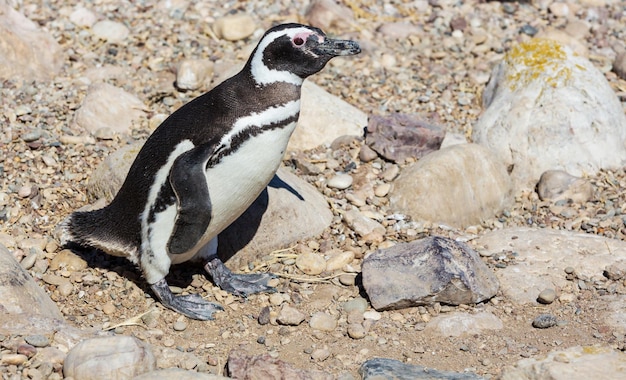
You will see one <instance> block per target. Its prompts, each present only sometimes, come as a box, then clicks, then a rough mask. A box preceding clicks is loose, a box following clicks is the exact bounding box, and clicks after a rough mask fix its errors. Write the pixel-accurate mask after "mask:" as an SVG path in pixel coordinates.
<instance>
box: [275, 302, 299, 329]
mask: <svg viewBox="0 0 626 380" xmlns="http://www.w3.org/2000/svg"><path fill="white" fill-rule="evenodd" d="M304 318H305V315H304V314H303V313H302V312H301V311H300V310H298V309H296V308H294V307H291V306H289V305H283V307H282V308H281V309H280V313H279V314H278V317H277V318H276V321H277V322H278V323H280V324H281V325H288V326H297V325H299V324H300V323H302V322H303V321H304Z"/></svg>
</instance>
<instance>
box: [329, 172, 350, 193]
mask: <svg viewBox="0 0 626 380" xmlns="http://www.w3.org/2000/svg"><path fill="white" fill-rule="evenodd" d="M352 181H353V179H352V176H351V175H350V174H345V173H340V174H336V175H334V176H332V177H331V178H330V179H329V180H328V182H326V186H328V187H330V188H333V189H337V190H344V189H347V188H348V187H350V186H351V185H352Z"/></svg>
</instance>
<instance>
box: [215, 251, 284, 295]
mask: <svg viewBox="0 0 626 380" xmlns="http://www.w3.org/2000/svg"><path fill="white" fill-rule="evenodd" d="M204 269H205V270H206V271H207V272H208V273H209V274H210V275H211V278H212V279H213V282H214V283H215V285H217V286H219V287H220V288H221V289H223V290H226V291H227V292H229V293H232V294H235V295H237V296H241V297H246V296H248V295H249V294H254V293H274V292H275V291H276V289H275V288H273V287H271V286H269V285H267V282H268V281H269V280H271V279H272V278H274V277H275V276H274V275H273V274H271V273H253V274H240V273H233V272H231V271H230V269H228V268H227V267H226V265H224V263H223V262H222V261H221V260H220V259H218V258H214V259H212V260H209V261H208V262H207V263H206V264H205V266H204Z"/></svg>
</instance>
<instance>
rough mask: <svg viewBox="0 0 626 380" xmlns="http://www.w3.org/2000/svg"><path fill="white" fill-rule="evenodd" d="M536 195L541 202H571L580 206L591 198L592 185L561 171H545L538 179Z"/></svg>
mask: <svg viewBox="0 0 626 380" xmlns="http://www.w3.org/2000/svg"><path fill="white" fill-rule="evenodd" d="M537 193H538V194H539V198H541V200H551V201H554V202H556V201H559V200H571V201H572V202H575V203H581V204H582V203H585V202H587V201H588V200H590V199H591V198H592V197H593V185H592V184H591V182H589V181H588V180H586V179H584V178H578V177H574V176H573V175H570V174H569V173H567V172H565V171H563V170H547V171H545V172H543V174H542V175H541V177H540V178H539V183H538V184H537Z"/></svg>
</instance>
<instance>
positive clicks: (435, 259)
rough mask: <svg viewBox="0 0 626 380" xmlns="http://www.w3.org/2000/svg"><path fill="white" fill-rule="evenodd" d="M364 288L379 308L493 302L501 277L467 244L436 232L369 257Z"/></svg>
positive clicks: (375, 306)
mask: <svg viewBox="0 0 626 380" xmlns="http://www.w3.org/2000/svg"><path fill="white" fill-rule="evenodd" d="M362 275H363V287H364V288H365V291H366V292H367V295H368V296H369V299H370V302H371V304H372V306H373V307H374V308H375V309H376V310H388V309H400V308H405V307H410V306H418V305H430V304H433V303H435V302H441V303H445V304H451V305H459V304H471V303H477V302H481V301H484V300H487V299H489V298H491V297H493V296H494V295H495V294H496V292H497V291H498V280H497V279H496V277H495V275H494V274H493V273H492V272H491V270H490V269H489V268H487V266H486V265H485V264H484V263H483V262H482V260H481V259H480V257H479V256H478V254H477V253H476V252H474V250H472V249H471V248H470V247H469V246H467V245H466V244H465V243H461V242H456V241H454V240H452V239H448V238H444V237H439V236H431V237H427V238H424V239H420V240H416V241H413V242H411V243H405V244H397V245H395V246H393V247H391V248H387V249H379V250H377V251H375V252H374V253H372V254H371V255H369V256H367V257H365V260H363V265H362Z"/></svg>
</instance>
